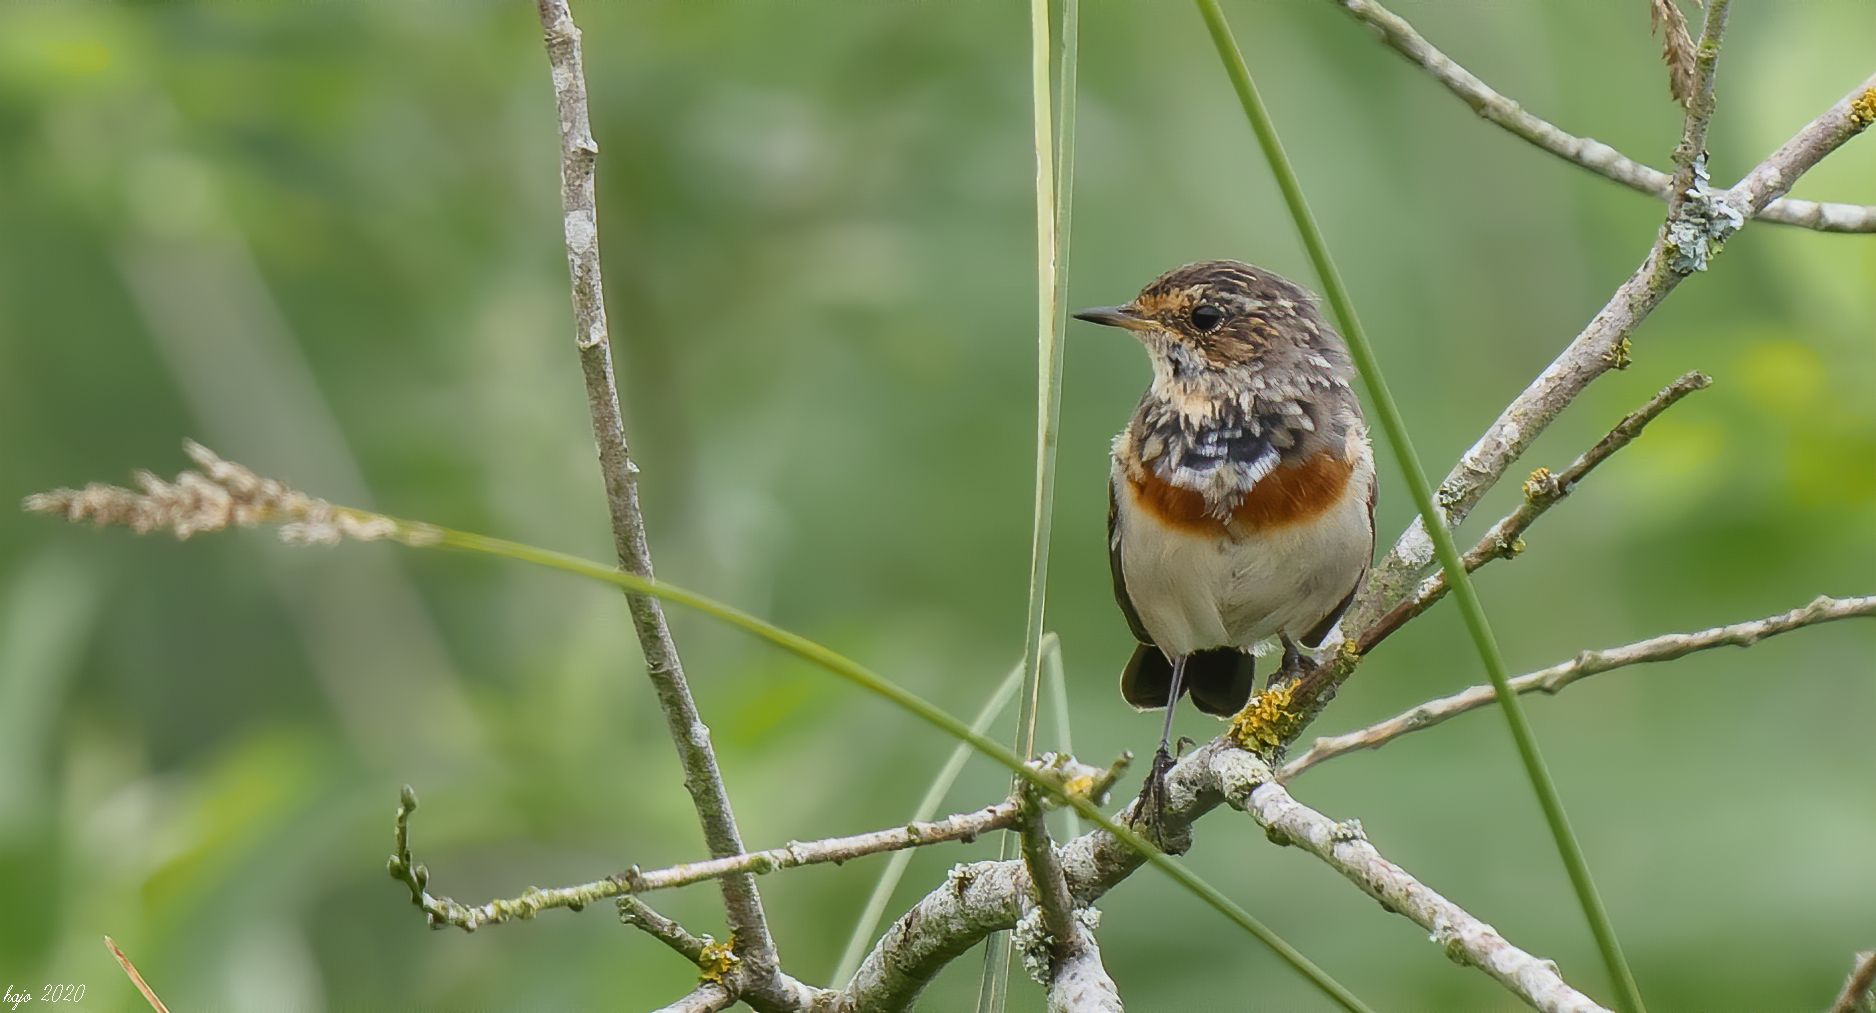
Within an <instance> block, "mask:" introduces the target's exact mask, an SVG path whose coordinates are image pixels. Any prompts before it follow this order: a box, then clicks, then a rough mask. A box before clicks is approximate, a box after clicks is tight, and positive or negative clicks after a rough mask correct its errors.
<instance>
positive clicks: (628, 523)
mask: <svg viewBox="0 0 1876 1013" xmlns="http://www.w3.org/2000/svg"><path fill="white" fill-rule="evenodd" d="M536 7H537V8H538V10H539V13H540V21H541V29H542V31H543V33H544V38H545V41H546V45H547V55H548V61H549V63H550V64H551V66H552V70H553V82H554V98H555V101H556V103H557V105H558V107H559V112H560V154H561V158H560V166H561V169H560V172H561V188H560V199H561V206H562V208H563V209H564V211H565V213H566V222H565V232H566V246H567V268H568V270H569V271H570V272H571V274H572V277H573V316H574V326H575V334H574V344H575V345H576V347H577V348H578V349H579V353H580V367H581V370H582V371H583V372H584V373H585V376H586V403H587V408H588V410H589V412H590V414H591V415H592V420H593V437H594V439H595V440H596V441H597V443H598V448H599V463H600V469H601V472H602V474H603V475H604V478H605V485H606V503H607V506H608V508H609V512H610V515H611V520H612V535H613V544H614V547H615V549H616V550H617V552H618V555H619V565H620V566H621V567H623V568H625V569H626V570H628V571H630V572H632V573H635V574H638V575H639V576H641V577H651V576H652V567H651V550H650V547H649V545H648V544H647V542H646V537H645V518H644V515H643V514H642V513H641V512H640V510H639V503H638V466H637V465H636V464H635V463H633V461H632V457H631V453H630V451H629V450H628V448H627V446H626V442H625V426H624V422H623V421H622V418H621V415H620V411H619V391H618V387H617V385H616V384H615V382H614V380H613V372H612V346H611V343H610V341H609V339H608V336H607V327H606V302H605V292H604V289H603V285H602V282H601V276H600V267H599V219H598V212H597V205H596V202H595V197H594V187H593V163H594V159H595V158H596V157H597V156H598V154H599V145H598V143H597V142H595V141H594V140H593V133H592V127H591V124H590V120H589V117H588V114H587V104H586V72H585V69H584V68H583V67H582V65H581V59H580V30H579V28H578V27H576V26H575V25H574V23H573V15H572V14H571V12H569V11H568V9H567V3H566V0H536ZM626 598H627V601H628V602H629V604H630V607H631V612H632V622H633V625H634V626H635V627H636V628H637V630H638V640H639V645H640V648H641V649H642V650H643V652H644V656H645V664H646V668H647V671H648V674H649V675H650V677H651V681H652V685H653V687H654V689H655V690H656V692H657V695H658V702H659V705H660V706H661V707H662V708H663V709H664V715H665V723H666V724H667V725H668V726H669V728H670V731H671V738H672V741H673V742H674V743H676V745H677V751H678V757H679V760H680V761H681V762H682V764H683V767H684V786H685V788H686V789H688V790H689V792H690V796H691V802H692V804H693V805H694V806H695V807H696V810H697V816H698V819H699V821H700V822H701V823H702V825H703V834H704V841H705V843H706V845H707V846H708V847H709V848H710V853H711V854H713V855H716V856H718V857H723V856H727V855H738V854H741V853H742V851H743V842H742V835H741V834H740V833H739V832H738V830H737V828H736V817H735V814H734V813H733V812H732V811H731V808H730V799H729V792H728V791H727V790H726V789H725V788H724V786H723V777H722V775H721V773H719V771H718V769H717V759H716V752H715V750H714V749H713V748H712V747H711V745H710V731H709V729H708V728H706V727H705V726H704V723H703V719H702V718H701V717H700V716H699V715H698V713H697V704H696V701H695V700H693V699H692V697H691V692H690V685H689V684H688V683H687V682H686V681H685V678H684V667H683V664H682V663H681V662H680V661H679V660H678V653H677V645H676V644H675V643H674V642H673V641H672V639H671V630H670V628H669V626H668V625H667V624H666V623H665V618H664V609H663V608H662V607H661V606H660V605H659V603H658V601H657V599H655V598H650V597H646V596H644V595H627V596H626ZM721 882H722V890H723V903H724V907H725V909H726V910H727V912H728V917H729V923H730V926H731V928H732V929H733V930H734V933H733V934H734V937H735V939H736V945H737V947H738V951H739V953H740V955H741V956H742V958H743V960H744V962H745V964H746V965H747V966H749V967H750V968H752V972H753V975H754V977H755V978H756V979H758V981H760V980H761V979H765V978H770V977H775V976H778V975H779V974H780V971H779V968H778V965H777V958H776V955H775V943H774V940H773V939H771V938H770V936H769V926H768V919H767V917H766V916H765V915H764V914H763V911H762V899H761V895H760V894H758V893H757V891H756V883H755V879H754V877H752V876H750V875H747V874H738V875H731V876H726V877H724V878H723V879H722V881H721ZM762 990H763V988H762V987H761V986H758V988H757V991H762Z"/></svg>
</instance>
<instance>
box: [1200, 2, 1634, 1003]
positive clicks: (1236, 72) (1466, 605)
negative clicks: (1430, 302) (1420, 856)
mask: <svg viewBox="0 0 1876 1013" xmlns="http://www.w3.org/2000/svg"><path fill="white" fill-rule="evenodd" d="M1195 2H1196V3H1197V4H1198V7H1199V13H1200V15H1201V16H1203V17H1204V19H1205V26H1206V28H1207V29H1208V30H1209V31H1210V32H1211V37H1212V42H1213V44H1214V45H1216V46H1217V48H1218V56H1219V59H1220V60H1222V61H1223V62H1224V66H1225V73H1226V74H1227V75H1228V76H1229V77H1230V78H1231V84H1232V87H1233V88H1235V89H1236V90H1237V93H1238V100H1239V102H1240V103H1241V104H1242V105H1243V106H1244V114H1245V117H1246V118H1247V119H1249V120H1250V124H1251V130H1252V131H1253V132H1254V133H1256V135H1257V141H1258V144H1259V146H1260V147H1262V148H1263V151H1264V158H1265V160H1266V161H1268V162H1269V163H1270V171H1271V174H1272V175H1274V176H1275V177H1276V180H1277V187H1278V189H1280V190H1281V191H1282V192H1283V200H1284V203H1285V204H1286V205H1288V207H1289V210H1290V216H1291V217H1292V218H1293V219H1295V222H1296V230H1297V232H1298V234H1299V235H1300V236H1301V238H1302V240H1303V246H1304V248H1305V249H1306V250H1307V251H1308V253H1309V259H1310V262H1311V263H1312V264H1313V265H1314V266H1315V269H1316V275H1317V277H1318V278H1320V279H1321V281H1322V287H1323V289H1324V294H1325V295H1327V297H1328V300H1329V305H1330V307H1331V308H1332V309H1333V310H1334V312H1335V317H1336V322H1337V323H1338V324H1340V325H1341V328H1342V334H1343V336H1344V337H1346V338H1347V339H1348V346H1349V352H1350V355H1351V356H1352V357H1353V359H1354V360H1355V366H1356V369H1357V370H1358V371H1359V372H1360V374H1361V378H1362V382H1363V384H1364V386H1365V387H1366V388H1367V392H1368V398H1369V400H1370V401H1371V402H1372V403H1373V405H1374V409H1375V414H1376V416H1377V417H1378V418H1379V420H1380V423H1381V428H1382V430H1383V431H1384V432H1385V433H1386V434H1387V440H1388V445H1389V446H1390V447H1392V448H1393V451H1394V456H1395V460H1396V462H1397V463H1398V464H1399V466H1400V470H1401V472H1402V474H1403V475H1405V477H1406V480H1407V487H1408V490H1409V491H1410V492H1411V493H1412V495H1413V499H1414V506H1415V507H1416V508H1417V509H1418V510H1419V511H1420V516H1421V519H1422V520H1423V522H1424V523H1425V524H1426V529H1427V533H1428V534H1429V535H1430V536H1431V537H1432V539H1433V546H1434V551H1435V553H1436V554H1437V556H1438V559H1439V562H1440V566H1441V567H1443V568H1444V570H1445V572H1446V579H1447V581H1448V582H1449V583H1450V584H1451V586H1452V588H1453V596H1454V598H1455V599H1456V600H1457V601H1458V604H1459V610H1460V613H1461V614H1462V615H1463V616H1464V617H1465V622H1466V629H1467V631H1468V632H1470V634H1471V636H1472V642H1473V645H1474V646H1475V647H1476V648H1477V649H1478V652H1479V659H1480V661H1481V662H1483V663H1484V665H1485V674H1486V676H1487V677H1488V678H1489V679H1490V680H1491V683H1492V686H1493V688H1494V689H1495V690H1496V692H1497V696H1498V703H1499V706H1500V707H1501V708H1502V709H1503V711H1504V714H1505V722H1506V724H1507V725H1509V726H1510V729H1511V737H1512V740H1513V741H1514V742H1515V743H1516V744H1517V748H1518V758H1519V759H1520V760H1521V761H1522V762H1523V764H1524V770H1525V773H1526V775H1527V776H1528V777H1529V778H1530V782H1531V791H1532V793H1533V794H1535V795H1536V796H1537V801H1538V805H1539V806H1540V807H1541V808H1542V809H1543V811H1544V820H1545V822H1546V823H1548V824H1549V826H1550V834H1551V837H1552V838H1553V839H1554V840H1555V841H1556V844H1557V852H1558V854H1559V856H1561V858H1562V859H1563V865H1564V869H1565V870H1566V871H1567V872H1568V873H1569V876H1570V884H1571V886H1572V887H1574V888H1575V891H1576V896H1577V900H1578V901H1579V902H1580V903H1581V904H1582V907H1583V914H1584V917H1585V918H1586V919H1588V921H1589V928H1590V932H1591V933H1592V934H1593V935H1594V936H1595V937H1596V945H1597V948H1598V949H1600V950H1601V951H1602V958H1603V963H1604V964H1605V965H1607V967H1608V970H1609V977H1610V979H1611V980H1612V982H1613V984H1614V987H1615V991H1616V996H1617V1004H1618V1005H1619V1006H1620V1007H1621V1008H1622V1009H1624V1010H1626V1011H1630V1013H1640V1011H1641V1010H1642V1008H1643V1007H1642V1001H1641V994H1640V992H1639V991H1638V990H1637V989H1636V986H1635V978H1634V975H1633V974H1632V973H1631V972H1630V971H1629V967H1628V961H1627V960H1626V958H1624V957H1623V955H1622V948H1621V945H1620V943H1618V942H1617V940H1616V936H1615V929H1614V927H1613V926H1612V925H1611V924H1610V921H1609V913H1608V911H1607V909H1605V908H1604V906H1603V903H1602V897H1601V896H1600V895H1599V894H1598V893H1597V891H1596V884H1595V882H1594V881H1593V880H1592V879H1591V878H1590V873H1589V863H1588V862H1587V861H1586V860H1585V859H1584V857H1583V848H1582V845H1581V844H1580V843H1579V842H1578V841H1577V838H1576V832H1575V831H1574V830H1572V829H1571V827H1570V820H1569V816H1568V814H1567V813H1566V812H1565V811H1564V807H1563V800H1562V798H1561V797H1560V796H1559V795H1558V793H1557V786H1556V783H1555V782H1554V781H1553V780H1552V779H1551V776H1550V771H1549V769H1548V768H1547V767H1546V766H1545V765H1544V758H1543V754H1542V753H1540V752H1539V751H1538V748H1537V736H1536V734H1535V733H1534V732H1533V731H1532V730H1531V724H1530V721H1529V719H1528V718H1526V717H1525V713H1524V707H1523V705H1522V704H1521V703H1519V701H1518V696H1517V694H1516V693H1514V692H1512V691H1511V689H1510V676H1509V675H1508V674H1507V673H1506V671H1505V662H1504V658H1503V656H1502V655H1501V654H1500V653H1499V650H1498V641H1497V639H1496V638H1495V637H1494V636H1493V635H1492V627H1491V624H1490V622H1489V621H1487V619H1486V617H1485V608H1484V606H1483V605H1482V604H1481V603H1480V601H1479V596H1478V592H1477V591H1476V590H1475V589H1474V588H1473V586H1472V581H1471V579H1470V578H1469V577H1468V575H1467V574H1466V568H1465V564H1464V562H1463V561H1462V559H1461V557H1460V554H1459V547H1458V546H1457V545H1456V544H1455V543H1454V541H1453V536H1452V532H1451V531H1449V530H1448V529H1447V527H1446V525H1445V524H1444V523H1442V522H1441V519H1440V514H1439V510H1438V506H1437V504H1436V503H1435V502H1434V499H1433V487H1432V485H1431V483H1429V482H1428V481H1427V477H1426V471H1425V469H1424V468H1422V467H1421V466H1420V457H1419V455H1418V454H1417V453H1416V452H1415V451H1414V447H1413V442H1412V441H1411V440H1410V439H1409V437H1408V434H1407V424H1406V422H1405V421H1404V420H1403V419H1402V417H1401V413H1400V408H1399V406H1398V405H1396V404H1395V403H1394V395H1393V394H1392V392H1390V391H1389V390H1388V386H1387V380H1386V379H1385V378H1384V377H1383V376H1382V374H1381V366H1380V362H1379V361H1378V360H1377V359H1376V358H1375V354H1374V349H1373V347H1372V346H1371V345H1370V344H1369V343H1368V337H1367V334H1366V332H1364V331H1363V330H1362V327H1361V321H1360V320H1359V319H1358V318H1357V317H1356V315H1355V304H1354V301H1353V300H1352V299H1351V298H1350V297H1349V293H1348V288H1347V286H1346V285H1344V284H1343V282H1342V276H1341V274H1340V273H1339V272H1338V271H1337V270H1336V267H1335V262H1334V261H1333V260H1332V259H1331V258H1330V256H1329V247H1328V244H1327V242H1325V241H1324V239H1323V236H1322V229H1321V228H1320V227H1319V226H1318V225H1317V224H1316V218H1315V215H1314V214H1313V213H1312V212H1311V211H1310V209H1309V203H1308V202H1307V201H1306V200H1305V199H1304V197H1303V187H1302V184H1301V182H1299V181H1298V179H1297V176H1296V170H1295V168H1293V167H1292V166H1291V164H1290V159H1289V156H1288V155H1286V154H1285V153H1284V150H1283V144H1282V142H1281V140H1279V139H1278V137H1277V130H1276V126H1275V125H1274V124H1273V123H1272V121H1271V119H1270V112H1269V110H1267V109H1266V108H1265V107H1264V101H1263V98H1262V97H1261V96H1259V95H1258V93H1257V85H1256V84H1255V82H1253V81H1252V80H1251V71H1250V68H1249V67H1248V66H1247V65H1246V64H1245V62H1244V55H1243V53H1242V52H1240V51H1239V49H1238V44H1237V42H1236V40H1235V39H1233V38H1232V36H1231V27H1230V25H1228V24H1227V23H1226V22H1225V16H1224V14H1223V13H1222V12H1221V11H1220V10H1219V9H1218V2H1217V0H1195Z"/></svg>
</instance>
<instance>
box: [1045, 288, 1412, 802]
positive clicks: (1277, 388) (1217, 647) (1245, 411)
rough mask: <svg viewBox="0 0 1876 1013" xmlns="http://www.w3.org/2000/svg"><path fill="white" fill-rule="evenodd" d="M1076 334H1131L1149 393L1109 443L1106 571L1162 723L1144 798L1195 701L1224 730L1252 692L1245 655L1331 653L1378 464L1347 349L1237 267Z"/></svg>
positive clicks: (1137, 301)
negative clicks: (1279, 646) (1186, 705)
mask: <svg viewBox="0 0 1876 1013" xmlns="http://www.w3.org/2000/svg"><path fill="white" fill-rule="evenodd" d="M1075 316H1077V317H1078V318H1080V319H1083V320H1089V321H1092V322H1095V323H1101V324H1107V325H1109V326H1115V327H1120V328H1124V329H1126V330H1128V331H1130V332H1131V333H1133V334H1134V336H1135V337H1136V338H1138V339H1139V340H1140V342H1141V343H1142V344H1143V345H1144V346H1145V347H1146V349H1147V353H1148V358H1149V359H1150V360H1151V362H1152V365H1153V382H1152V384H1151V385H1150V386H1149V387H1148V388H1147V391H1146V393H1145V394H1144V395H1143V396H1142V397H1141V399H1140V403H1139V405H1138V407H1137V408H1136V409H1135V411H1134V415H1133V418H1132V420H1131V421H1130V422H1129V423H1128V425H1127V428H1126V429H1125V430H1123V431H1122V432H1121V434H1120V435H1119V436H1118V437H1116V438H1115V440H1114V448H1113V468H1112V480H1111V488H1110V490H1109V514H1108V542H1109V562H1110V567H1111V569H1112V572H1113V577H1114V591H1115V597H1116V599H1117V600H1118V601H1119V603H1120V606H1121V611H1122V613H1123V614H1124V615H1125V616H1126V618H1127V621H1128V625H1129V626H1130V628H1131V629H1132V630H1133V633H1134V636H1135V638H1136V639H1138V640H1139V641H1140V647H1139V648H1138V649H1137V650H1136V651H1135V652H1134V655H1133V658H1132V660H1131V661H1129V663H1128V665H1127V667H1126V669H1125V671H1124V672H1123V674H1122V678H1121V692H1122V694H1123V695H1124V696H1125V698H1126V699H1127V701H1128V702H1129V703H1132V704H1134V705H1135V706H1138V707H1143V708H1151V707H1166V708H1167V719H1166V728H1165V733H1164V734H1163V735H1162V737H1161V742H1160V750H1159V754H1158V755H1157V756H1156V758H1155V762H1154V774H1153V775H1151V776H1149V778H1148V786H1147V788H1148V793H1149V794H1151V793H1153V792H1155V791H1157V785H1158V782H1159V780H1160V778H1161V776H1163V773H1164V771H1165V769H1166V768H1167V767H1168V766H1170V764H1171V759H1170V756H1169V754H1168V743H1167V739H1168V738H1170V734H1171V718H1172V713H1171V708H1172V705H1173V704H1175V703H1177V702H1178V699H1179V697H1180V696H1181V695H1182V694H1183V693H1184V692H1186V691H1187V690H1190V692H1191V694H1192V698H1193V701H1194V703H1196V704H1197V705H1198V706H1199V708H1200V709H1202V710H1204V711H1206V712H1208V713H1212V714H1218V715H1228V714H1231V713H1234V712H1235V711H1237V710H1238V709H1239V708H1241V707H1243V705H1244V703H1245V701H1246V700H1247V699H1248V698H1249V696H1250V693H1251V691H1252V689H1253V688H1254V685H1255V683H1254V678H1253V658H1252V655H1251V653H1250V651H1251V648H1252V647H1253V646H1255V645H1256V644H1258V643H1260V642H1262V641H1264V640H1266V639H1269V638H1272V637H1275V638H1278V639H1280V640H1281V641H1282V643H1283V646H1284V649H1285V656H1284V657H1285V667H1286V668H1289V667H1290V666H1293V665H1294V664H1296V663H1297V660H1298V655H1297V649H1296V647H1295V641H1297V640H1301V641H1303V642H1304V643H1306V644H1308V645H1310V646H1315V645H1316V644H1319V643H1320V642H1321V640H1322V638H1323V637H1325V636H1326V635H1327V634H1328V632H1329V630H1330V629H1331V628H1333V626H1334V624H1335V621H1336V620H1337V619H1338V618H1339V617H1340V616H1341V613H1342V611H1343V610H1344V609H1346V608H1347V606H1348V603H1349V601H1350V599H1351V598H1352V597H1353V595H1354V591H1355V588H1356V587H1357V586H1358V585H1359V583H1360V581H1361V578H1362V575H1363V574H1364V573H1365V572H1366V570H1367V566H1368V563H1369V560H1370V558H1371V557H1372V554H1373V551H1374V494H1375V478H1374V459H1373V454H1372V452H1371V451H1370V449H1369V446H1368V436H1367V426H1366V423H1365V422H1364V421H1363V419H1362V415H1361V406H1360V404H1359V402H1358V401H1357V400H1356V399H1355V395H1354V392H1353V389H1352V387H1351V380H1352V379H1353V377H1354V368H1353V366H1352V365H1351V364H1350V362H1349V358H1348V351H1347V348H1346V346H1345V345H1344V344H1343V343H1342V339H1341V336H1340V335H1338V334H1337V333H1336V332H1335V330H1334V329H1333V328H1331V327H1330V326H1329V325H1328V323H1327V322H1326V321H1324V320H1323V318H1322V316H1321V314H1319V313H1318V312H1317V310H1316V305H1315V300H1314V299H1313V298H1312V297H1311V296H1310V295H1309V293H1307V292H1305V291H1304V290H1303V289H1301V288H1299V287H1297V286H1296V285H1294V284H1292V283H1290V282H1289V281H1286V280H1284V279H1283V278H1280V277H1278V276H1277V275H1274V274H1271V273H1270V272H1267V271H1264V270H1262V269H1260V268H1255V267H1251V266H1250V265H1247V264H1242V263H1238V262H1236V261H1223V260H1220V261H1206V262H1203V263H1197V264H1189V265H1186V266H1184V267H1181V268H1177V269H1175V270H1173V271H1170V272H1168V273H1166V274H1164V275H1162V276H1160V277H1159V278H1157V279H1155V280H1154V281H1153V282H1152V283H1151V284H1149V285H1147V286H1146V288H1145V289H1143V290H1142V291H1141V292H1140V294H1139V295H1138V296H1136V297H1135V298H1134V299H1133V301H1132V302H1129V303H1127V304H1125V305H1123V306H1116V307H1109V308H1102V309H1094V310H1084V311H1082V312H1080V313H1077V314H1075Z"/></svg>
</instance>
